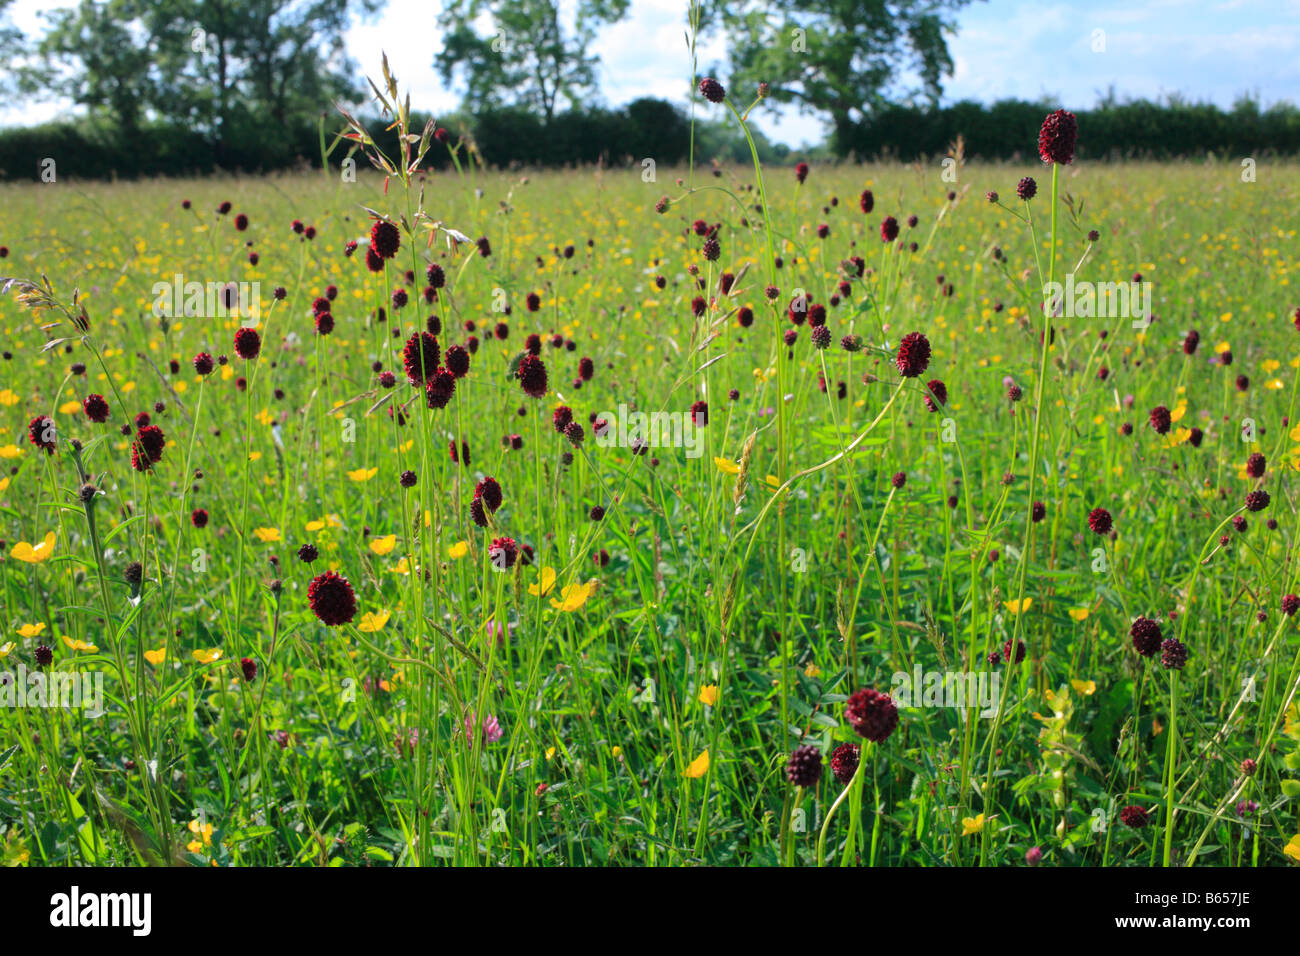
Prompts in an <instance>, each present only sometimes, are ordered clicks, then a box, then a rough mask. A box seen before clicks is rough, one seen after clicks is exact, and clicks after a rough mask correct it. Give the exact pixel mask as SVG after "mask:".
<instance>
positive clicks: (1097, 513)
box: [1088, 508, 1114, 534]
mask: <svg viewBox="0 0 1300 956" xmlns="http://www.w3.org/2000/svg"><path fill="white" fill-rule="evenodd" d="M1113 525H1114V522H1113V521H1112V519H1111V516H1110V512H1109V511H1107V510H1106V509H1105V508H1093V509H1092V510H1091V511H1089V512H1088V527H1089V528H1090V529H1092V533H1093V534H1109V533H1110V529H1111V528H1112V527H1113Z"/></svg>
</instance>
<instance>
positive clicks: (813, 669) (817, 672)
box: [803, 664, 822, 677]
mask: <svg viewBox="0 0 1300 956" xmlns="http://www.w3.org/2000/svg"><path fill="white" fill-rule="evenodd" d="M803 673H804V676H805V677H821V676H822V669H821V668H820V667H818V666H817V665H816V664H809V665H808V666H807V667H805V668H804V669H803Z"/></svg>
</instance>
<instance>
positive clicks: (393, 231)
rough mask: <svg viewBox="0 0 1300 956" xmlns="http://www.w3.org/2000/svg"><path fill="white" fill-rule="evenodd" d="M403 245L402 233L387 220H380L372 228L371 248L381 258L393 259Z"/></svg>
mask: <svg viewBox="0 0 1300 956" xmlns="http://www.w3.org/2000/svg"><path fill="white" fill-rule="evenodd" d="M401 244H402V233H401V232H400V231H399V230H398V228H397V227H396V226H395V225H393V224H392V223H391V222H388V221H387V220H386V219H380V220H378V221H376V222H375V224H374V225H373V226H371V227H370V248H371V250H372V251H373V252H374V254H375V255H377V256H378V257H379V258H381V259H391V258H393V256H395V255H397V249H398V247H399V246H401Z"/></svg>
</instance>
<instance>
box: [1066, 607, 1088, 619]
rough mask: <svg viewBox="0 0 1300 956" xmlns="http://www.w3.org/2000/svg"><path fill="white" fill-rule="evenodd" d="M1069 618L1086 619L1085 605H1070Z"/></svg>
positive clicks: (1086, 610)
mask: <svg viewBox="0 0 1300 956" xmlns="http://www.w3.org/2000/svg"><path fill="white" fill-rule="evenodd" d="M1069 614H1070V619H1071V620H1074V621H1086V620H1088V609H1087V608H1086V607H1072V608H1070V611H1069Z"/></svg>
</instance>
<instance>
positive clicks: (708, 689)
mask: <svg viewBox="0 0 1300 956" xmlns="http://www.w3.org/2000/svg"><path fill="white" fill-rule="evenodd" d="M717 702H718V685H717V684H705V685H704V686H703V687H701V688H700V703H701V704H703V705H704V706H706V707H712V706H714V705H715V704H716V703H717Z"/></svg>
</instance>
